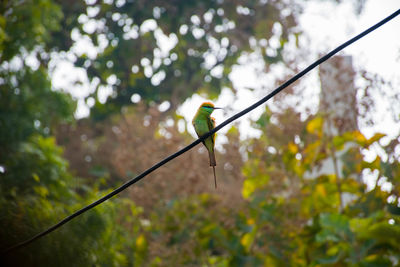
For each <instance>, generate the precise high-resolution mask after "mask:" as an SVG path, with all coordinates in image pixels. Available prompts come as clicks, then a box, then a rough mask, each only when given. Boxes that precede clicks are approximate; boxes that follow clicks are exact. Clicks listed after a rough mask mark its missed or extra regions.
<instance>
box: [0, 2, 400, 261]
mask: <svg viewBox="0 0 400 267" xmlns="http://www.w3.org/2000/svg"><path fill="white" fill-rule="evenodd" d="M399 14H400V9H398V10H397V11H395V12H394V13H393V14H391V15H389V16H388V17H386V18H384V19H383V20H381V21H380V22H378V23H376V24H375V25H373V26H371V27H370V28H368V29H366V30H365V31H363V32H362V33H360V34H358V35H357V36H355V37H353V38H352V39H350V40H348V41H347V42H345V43H343V44H341V45H340V46H338V47H337V48H335V49H333V50H332V51H331V52H329V53H328V54H326V55H325V56H323V57H321V58H319V59H318V60H316V61H315V62H314V63H312V64H311V65H310V66H308V67H307V68H305V69H304V70H303V71H301V72H299V73H297V74H296V75H295V76H293V77H292V78H290V79H289V80H287V81H286V82H285V83H283V84H282V85H281V86H279V87H278V88H276V89H275V90H274V91H272V92H271V93H269V94H268V95H267V96H265V97H264V98H262V99H261V100H259V101H258V102H256V103H254V104H253V105H251V106H249V107H248V108H246V109H244V110H242V111H241V112H239V113H237V114H235V115H233V116H232V117H230V118H228V119H226V120H225V121H224V122H222V123H221V124H219V125H218V126H217V127H215V128H214V129H213V130H211V131H210V132H208V133H207V134H205V135H203V136H201V137H200V138H199V139H197V140H196V141H194V142H193V143H191V144H189V145H188V146H186V147H184V148H182V149H181V150H179V151H178V152H176V153H174V154H172V155H170V156H168V157H167V158H165V159H163V160H161V161H160V162H158V163H157V164H155V165H153V166H152V167H150V168H149V169H147V170H146V171H144V172H143V173H141V174H139V175H138V176H136V177H135V178H132V179H131V180H129V181H127V182H126V183H124V184H123V185H121V186H120V187H118V188H117V189H115V190H113V191H112V192H110V193H108V194H107V195H105V196H104V197H102V198H100V199H99V200H97V201H95V202H93V203H91V204H90V205H88V206H86V207H83V208H82V209H80V210H78V211H76V212H75V213H73V214H71V215H69V216H68V217H66V218H65V219H63V220H61V221H60V222H58V223H56V224H55V225H53V226H51V227H50V228H48V229H47V230H45V231H43V232H41V233H38V234H37V235H35V236H33V237H32V238H30V239H27V240H25V241H23V242H20V243H18V244H16V245H14V246H12V247H10V248H8V249H6V250H4V251H3V252H2V254H6V253H9V252H11V251H13V250H16V249H19V248H22V247H24V246H27V245H28V244H30V243H32V242H34V241H35V240H37V239H39V238H41V237H43V236H45V235H47V234H49V233H51V232H53V231H54V230H56V229H57V228H59V227H61V226H62V225H64V224H66V223H67V222H69V221H71V220H72V219H73V218H75V217H77V216H79V215H81V214H82V213H84V212H86V211H88V210H90V209H92V208H94V207H96V206H97V205H99V204H101V203H103V202H104V201H106V200H108V199H110V198H112V197H113V196H115V195H116V194H118V193H120V192H122V191H123V190H125V189H126V188H128V187H129V186H131V185H133V184H134V183H136V182H138V181H140V180H141V179H142V178H144V177H145V176H147V175H148V174H150V173H151V172H153V171H155V170H156V169H158V168H160V167H161V166H163V165H164V164H166V163H167V162H169V161H171V160H173V159H174V158H176V157H178V156H180V155H182V154H183V153H185V152H186V151H188V150H190V149H192V148H193V147H195V146H196V145H198V144H199V143H200V142H202V141H203V140H204V139H206V138H207V137H209V136H210V135H212V134H213V133H215V132H217V131H219V130H220V129H222V128H223V127H225V126H226V125H228V124H229V123H231V122H233V121H234V120H237V119H238V118H240V117H242V116H243V115H245V114H247V113H249V112H250V111H251V110H253V109H255V108H256V107H258V106H260V105H261V104H263V103H265V102H266V101H268V100H269V99H270V98H272V97H273V96H275V95H276V94H278V93H279V92H281V91H282V90H283V89H285V88H286V87H288V86H289V85H291V84H292V83H294V82H295V81H297V80H298V79H300V78H301V77H302V76H304V75H305V74H307V73H308V72H310V71H311V70H312V69H314V68H315V67H317V66H318V65H319V64H321V63H323V62H324V61H326V60H328V59H329V58H331V57H332V56H333V55H335V54H336V53H338V52H339V51H341V50H343V49H344V48H346V47H347V46H349V45H351V44H352V43H354V42H356V41H358V40H359V39H361V38H362V37H364V36H365V35H367V34H369V33H370V32H372V31H374V30H376V29H377V28H379V27H380V26H382V25H383V24H385V23H387V22H389V21H390V20H392V19H393V18H395V17H396V16H398V15H399Z"/></svg>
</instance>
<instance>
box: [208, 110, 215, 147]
mask: <svg viewBox="0 0 400 267" xmlns="http://www.w3.org/2000/svg"><path fill="white" fill-rule="evenodd" d="M207 124H208V130H209V131H211V130H212V129H214V128H215V119H214V118H213V117H210V119H208V120H207ZM211 139H212V143H213V147H214V144H215V133H214V134H213V135H211Z"/></svg>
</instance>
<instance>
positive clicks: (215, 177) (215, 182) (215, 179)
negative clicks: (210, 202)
mask: <svg viewBox="0 0 400 267" xmlns="http://www.w3.org/2000/svg"><path fill="white" fill-rule="evenodd" d="M212 167H213V172H214V184H215V188H217V176H215V166H212Z"/></svg>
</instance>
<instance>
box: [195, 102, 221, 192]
mask: <svg viewBox="0 0 400 267" xmlns="http://www.w3.org/2000/svg"><path fill="white" fill-rule="evenodd" d="M215 109H222V108H217V107H215V106H214V104H213V103H211V102H204V103H203V104H201V105H200V107H199V109H198V110H197V112H196V115H194V117H193V120H192V124H193V127H194V129H195V131H196V134H197V136H198V137H201V136H203V135H205V134H206V133H208V132H209V131H211V130H212V129H214V128H215V119H214V118H213V117H211V116H210V115H211V113H212V112H213V111H214V110H215ZM202 142H203V144H204V146H205V147H206V148H207V150H208V156H209V158H210V166H212V167H213V172H214V184H215V188H217V177H216V175H215V166H216V165H217V162H216V161H215V153H214V145H215V133H213V134H212V135H211V136H209V137H207V138H206V139H205V140H203V141H202Z"/></svg>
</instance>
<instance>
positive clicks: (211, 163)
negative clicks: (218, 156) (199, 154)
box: [208, 150, 217, 166]
mask: <svg viewBox="0 0 400 267" xmlns="http://www.w3.org/2000/svg"><path fill="white" fill-rule="evenodd" d="M208 155H209V157H210V166H217V162H216V161H215V154H214V151H213V150H211V151H210V150H209V151H208Z"/></svg>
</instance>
